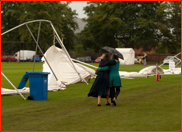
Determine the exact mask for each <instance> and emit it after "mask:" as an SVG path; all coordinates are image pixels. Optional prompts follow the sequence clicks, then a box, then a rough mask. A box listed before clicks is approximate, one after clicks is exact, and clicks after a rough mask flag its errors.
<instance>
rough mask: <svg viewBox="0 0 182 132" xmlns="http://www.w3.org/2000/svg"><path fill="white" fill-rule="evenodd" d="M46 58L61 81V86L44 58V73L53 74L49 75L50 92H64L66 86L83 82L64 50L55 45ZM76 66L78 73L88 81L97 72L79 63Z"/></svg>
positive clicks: (48, 51) (46, 54) (46, 53)
mask: <svg viewBox="0 0 182 132" xmlns="http://www.w3.org/2000/svg"><path fill="white" fill-rule="evenodd" d="M44 56H45V57H46V59H47V61H48V62H49V64H50V66H51V67H52V69H53V71H54V73H55V74H56V76H57V78H58V80H60V81H61V85H59V84H58V83H57V81H56V78H55V77H54V75H53V74H52V72H51V69H50V68H49V66H48V64H47V63H46V62H45V59H44V58H43V59H42V61H44V64H43V72H50V73H51V74H49V75H48V90H49V91H55V90H59V89H60V90H63V89H65V88H66V86H65V85H68V84H74V83H77V82H80V81H81V80H80V77H79V76H78V74H77V72H75V70H74V68H73V65H72V64H71V62H70V60H69V59H68V56H67V55H66V54H65V52H64V51H63V50H62V49H60V48H57V47H56V46H54V45H53V46H51V47H50V48H49V49H48V50H47V51H46V52H45V54H44ZM73 63H74V62H73ZM74 65H75V68H76V69H77V71H78V72H79V74H80V76H81V77H82V78H84V79H85V80H88V79H89V78H91V77H94V76H95V71H94V70H93V69H91V68H88V67H85V66H83V65H80V64H78V63H74Z"/></svg>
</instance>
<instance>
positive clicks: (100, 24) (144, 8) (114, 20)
mask: <svg viewBox="0 0 182 132" xmlns="http://www.w3.org/2000/svg"><path fill="white" fill-rule="evenodd" d="M84 11H85V13H86V14H87V16H88V18H85V19H84V21H85V22H87V25H86V26H85V28H84V30H83V31H82V32H81V33H80V34H79V35H78V36H79V40H80V41H81V42H82V44H84V45H83V48H85V49H87V48H93V49H95V51H96V52H98V51H99V49H100V47H102V46H105V45H107V46H111V47H124V48H143V50H145V51H150V50H151V49H152V48H154V49H156V53H173V54H174V53H178V52H180V49H181V2H180V1H171V2H169V1H168V2H162V1H90V2H88V6H86V7H84Z"/></svg>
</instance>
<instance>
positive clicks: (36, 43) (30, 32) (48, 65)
mask: <svg viewBox="0 0 182 132" xmlns="http://www.w3.org/2000/svg"><path fill="white" fill-rule="evenodd" d="M26 26H27V28H28V30H29V32H30V34H31V36H32V38H33V39H34V41H35V43H36V44H37V47H38V48H39V50H40V52H41V53H42V55H43V57H44V58H45V61H46V63H47V64H48V66H49V68H50V69H51V71H52V73H53V75H54V77H55V78H56V80H57V81H58V78H57V76H56V75H55V73H54V71H53V70H52V68H51V66H50V64H49V62H48V61H47V59H46V57H45V56H44V53H43V51H42V49H41V48H40V46H39V44H38V43H37V41H36V40H35V37H34V36H33V34H32V32H31V31H30V29H29V27H28V25H27V24H26Z"/></svg>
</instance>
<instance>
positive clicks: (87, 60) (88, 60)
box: [84, 56, 96, 63]
mask: <svg viewBox="0 0 182 132" xmlns="http://www.w3.org/2000/svg"><path fill="white" fill-rule="evenodd" d="M95 59H96V58H95V57H94V56H86V57H85V60H84V62H88V63H94V61H95Z"/></svg>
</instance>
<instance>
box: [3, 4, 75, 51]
mask: <svg viewBox="0 0 182 132" xmlns="http://www.w3.org/2000/svg"><path fill="white" fill-rule="evenodd" d="M69 4H70V2H67V3H61V2H59V1H22V2H19V1H15V2H11V1H8V2H7V1H3V2H2V9H1V15H2V20H3V21H2V27H3V31H6V30H8V29H10V28H12V27H15V26H17V25H19V24H22V23H24V22H27V21H31V20H36V19H46V20H50V21H51V22H52V23H53V25H54V27H55V29H56V31H57V32H58V34H59V36H60V37H61V36H62V35H63V34H64V45H65V47H66V48H67V50H70V49H73V48H74V43H73V39H74V37H75V35H74V30H76V29H77V28H78V25H77V23H76V22H75V19H76V18H77V17H76V16H77V13H76V11H72V9H71V8H70V7H69V6H68V5H69ZM28 26H29V28H30V30H31V31H32V33H33V34H34V36H35V38H36V37H37V33H38V28H39V23H31V24H28ZM10 40H11V41H24V42H31V41H33V39H32V37H31V35H30V33H29V31H28V30H27V28H26V27H25V26H23V27H21V28H18V29H17V30H15V31H13V32H11V33H8V34H6V35H4V36H2V41H10ZM39 42H40V46H41V48H42V49H43V51H46V50H47V48H48V47H49V46H51V45H52V42H53V30H52V28H51V26H50V24H48V23H45V22H42V24H41V30H40V39H39ZM31 47H35V44H34V45H29V48H31Z"/></svg>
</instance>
